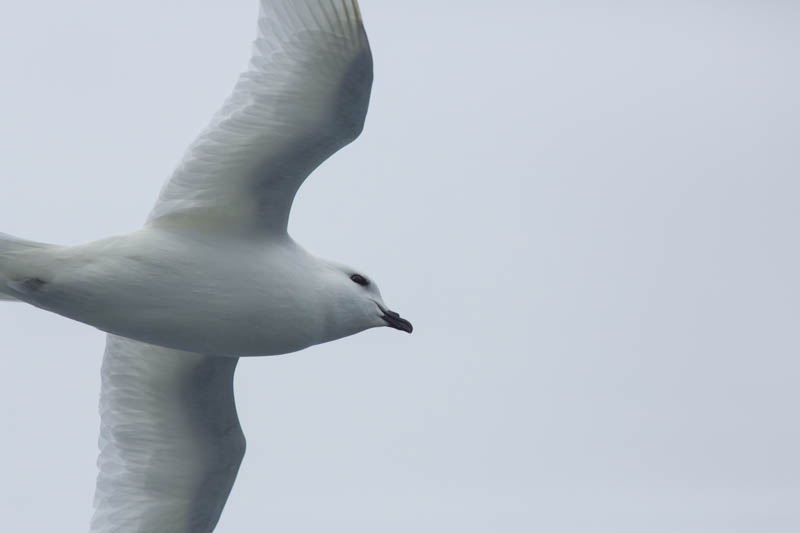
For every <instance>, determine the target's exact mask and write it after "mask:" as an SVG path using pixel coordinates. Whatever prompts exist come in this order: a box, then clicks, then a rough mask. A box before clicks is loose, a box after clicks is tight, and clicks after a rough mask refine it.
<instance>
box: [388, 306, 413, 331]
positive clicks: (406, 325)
mask: <svg viewBox="0 0 800 533" xmlns="http://www.w3.org/2000/svg"><path fill="white" fill-rule="evenodd" d="M381 311H383V316H382V317H381V318H383V319H384V320H385V321H386V323H387V324H388V325H389V326H390V327H392V328H394V329H399V330H400V331H405V332H406V333H411V332H412V331H414V326H412V325H411V322H409V321H408V320H406V319H405V318H400V315H398V314H397V313H395V312H394V311H389V310H388V309H383V308H381Z"/></svg>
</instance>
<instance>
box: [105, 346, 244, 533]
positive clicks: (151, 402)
mask: <svg viewBox="0 0 800 533" xmlns="http://www.w3.org/2000/svg"><path fill="white" fill-rule="evenodd" d="M236 362H237V360H236V359H234V358H231V359H228V358H221V357H216V358H213V357H208V356H203V355H198V354H193V353H188V352H180V351H176V350H169V349H166V348H160V347H156V346H151V345H149V344H143V343H140V342H137V341H133V340H129V339H124V338H121V337H116V336H113V335H109V337H108V343H107V346H106V353H105V357H104V359H103V370H102V381H103V382H102V392H101V396H100V416H101V428H100V457H99V458H98V461H97V464H98V467H99V470H100V472H99V474H98V478H97V490H96V494H95V514H94V517H93V518H92V528H91V531H92V532H103V533H111V532H114V533H144V532H148V533H150V532H170V533H202V532H210V531H212V530H213V529H214V526H215V525H216V524H217V521H218V520H219V517H220V514H221V513H222V509H223V507H224V506H225V502H226V501H227V498H228V494H229V493H230V490H231V488H232V487H233V483H234V480H235V479H236V474H237V472H238V470H239V465H240V464H241V461H242V458H243V456H244V448H245V441H244V435H243V434H242V430H241V428H240V426H239V420H238V417H237V415H236V405H235V403H234V398H233V374H234V370H235V368H236Z"/></svg>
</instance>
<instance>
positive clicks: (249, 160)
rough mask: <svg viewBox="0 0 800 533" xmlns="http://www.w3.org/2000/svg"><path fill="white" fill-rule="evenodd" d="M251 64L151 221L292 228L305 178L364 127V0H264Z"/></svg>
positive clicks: (368, 63)
mask: <svg viewBox="0 0 800 533" xmlns="http://www.w3.org/2000/svg"><path fill="white" fill-rule="evenodd" d="M258 27H259V33H258V38H257V39H256V41H255V44H254V47H253V56H252V59H251V61H250V66H249V69H248V70H247V72H245V73H244V74H242V75H241V77H240V78H239V81H238V83H237V84H236V87H235V89H234V92H233V94H232V95H231V96H230V97H229V99H228V100H227V102H226V103H225V105H224V106H223V108H222V109H221V110H220V111H219V112H218V113H217V114H216V115H215V116H214V118H213V119H212V121H211V124H210V125H209V126H208V128H207V129H206V130H205V131H204V132H203V133H202V134H201V135H200V137H199V138H198V139H197V140H196V141H195V142H194V144H192V145H191V147H190V148H189V150H188V152H187V153H186V155H185V156H184V159H183V161H182V162H181V164H180V165H179V166H178V168H177V169H176V170H175V173H174V174H173V175H172V177H171V178H170V180H169V181H168V182H167V184H166V185H165V186H164V189H163V190H162V191H161V195H160V197H159V199H158V202H157V203H156V206H155V208H154V209H153V212H152V213H151V215H150V218H149V219H148V222H149V223H150V224H153V225H190V226H211V227H214V228H215V229H216V230H226V229H228V230H231V231H237V232H240V231H251V230H255V231H261V232H268V233H281V234H282V233H284V232H285V231H286V225H287V222H288V219H289V211H290V209H291V205H292V201H293V199H294V196H295V193H296V192H297V190H298V189H299V187H300V185H301V184H302V183H303V181H304V180H305V179H306V177H307V176H308V175H309V174H310V173H311V172H312V171H313V170H314V169H315V168H316V167H317V166H319V165H320V164H321V163H322V162H323V161H325V160H326V159H327V158H328V157H330V156H331V155H332V154H333V153H334V152H336V151H337V150H339V149H340V148H342V147H343V146H345V145H347V144H349V143H350V142H351V141H353V140H354V139H355V138H356V137H358V135H359V134H360V133H361V130H362V128H363V126H364V119H365V117H366V113H367V107H368V105H369V97H370V91H371V88H372V54H371V52H370V48H369V43H368V41H367V35H366V33H365V32H364V27H363V25H362V22H361V15H360V12H359V8H358V3H357V1H356V0H261V11H260V15H259V23H258Z"/></svg>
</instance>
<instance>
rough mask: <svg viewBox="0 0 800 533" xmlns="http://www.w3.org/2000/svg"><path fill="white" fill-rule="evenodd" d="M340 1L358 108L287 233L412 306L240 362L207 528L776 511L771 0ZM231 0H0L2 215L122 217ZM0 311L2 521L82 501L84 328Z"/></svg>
mask: <svg viewBox="0 0 800 533" xmlns="http://www.w3.org/2000/svg"><path fill="white" fill-rule="evenodd" d="M361 4H362V11H363V14H364V17H365V20H366V24H367V31H368V33H369V35H370V39H371V43H372V47H373V51H374V56H375V72H376V78H375V87H374V91H373V99H372V105H371V109H370V114H369V116H368V119H367V125H366V128H365V130H364V134H363V135H362V137H361V138H360V139H359V140H358V141H357V142H356V143H354V144H353V145H351V146H350V147H348V148H347V149H345V150H344V151H343V152H341V153H340V154H338V155H337V156H335V157H334V158H332V159H331V160H330V161H328V162H327V163H326V164H325V165H324V166H323V167H321V168H320V169H319V170H318V171H317V172H316V173H315V174H314V175H313V176H312V177H311V179H310V180H309V181H308V182H307V183H306V185H305V186H304V188H303V189H302V190H301V193H300V194H299V196H298V198H297V202H296V204H295V209H294V211H293V215H292V221H291V226H290V230H291V233H292V235H293V236H294V237H295V238H296V239H297V240H298V241H299V242H300V243H302V244H303V245H304V246H305V247H306V248H308V249H310V250H311V251H313V252H315V253H318V254H319V255H322V256H325V257H329V258H332V259H336V260H340V261H343V262H345V263H348V264H352V265H355V266H358V267H359V268H363V269H364V270H365V271H366V272H368V273H369V274H370V275H372V276H374V277H375V279H376V280H377V281H378V282H379V284H380V286H381V289H382V292H383V295H384V297H385V299H386V301H387V303H388V304H390V305H391V306H392V307H393V308H396V309H397V310H398V311H400V312H401V313H402V314H403V315H404V316H407V317H408V318H410V319H411V320H412V321H413V322H414V325H415V326H416V328H417V329H416V331H415V333H414V335H412V336H407V335H401V334H399V333H397V332H394V331H390V330H386V329H382V330H380V331H370V332H367V333H365V334H362V335H358V336H355V337H352V338H349V339H345V340H343V341H337V342H335V343H332V344H328V345H323V346H318V347H315V348H313V349H309V350H306V351H304V352H301V353H298V354H294V355H290V356H282V357H277V358H269V359H259V360H247V361H243V362H242V363H241V364H240V366H239V370H238V375H237V378H236V392H237V397H238V407H239V412H240V416H241V421H242V425H243V427H244V430H245V433H246V435H247V437H248V451H247V456H246V457H245V461H244V463H243V465H242V469H241V473H240V476H239V479H238V482H237V484H236V486H235V487H234V490H233V493H232V495H231V498H230V500H229V503H228V506H227V508H226V510H225V512H224V513H223V516H222V520H221V522H220V525H219V527H218V530H217V531H219V532H222V533H237V532H251V531H252V532H256V531H258V532H260V531H280V532H283V533H301V532H302V533H306V532H317V531H331V532H340V531H341V532H348V533H367V532H370V533H371V532H375V531H381V532H384V533H394V532H403V533H407V532H409V531H415V532H425V533H427V532H441V531H459V532H461V533H479V532H480V533H483V532H512V533H515V532H520V533H523V532H524V533H529V532H531V531H536V530H538V531H546V532H548V533H561V532H564V533H584V532H592V533H595V532H609V533H611V532H613V533H641V532H643V531H646V532H648V533H661V532H664V533H675V532H680V533H683V532H697V533H701V532H702V533H709V532H726V533H728V532H753V531H768V532H770V533H790V532H791V533H795V532H796V531H798V530H800V505H798V501H800V454H798V450H800V428H799V427H798V416H797V407H798V403H800V387H798V381H800V360H798V358H799V357H800V327H798V321H799V320H800V303H798V302H800V281H798V272H800V253H799V252H798V227H800V209H798V203H799V202H800V179H799V178H800V149H799V148H800V147H799V146H798V144H799V143H800V106H799V105H798V102H797V100H798V94H800V76H798V65H800V33H798V31H797V29H798V27H800V4H798V3H796V2H785V1H778V0H761V1H758V2H756V1H751V2H745V1H741V2H711V1H708V2H696V1H688V0H684V1H675V2H668V3H667V2H664V3H659V4H661V5H659V6H656V5H655V4H656V3H651V2H588V1H586V2H556V1H551V2H538V1H522V0H520V1H510V0H498V1H496V2H485V1H481V2H478V1H469V0H465V1H462V2H450V1H447V2H445V1H443V0H435V1H430V0H424V1H423V0H407V1H404V2H385V1H382V0H381V1H379V0H362V1H361ZM256 6H257V2H256V1H255V0H224V1H222V0H213V1H212V0H202V1H198V0H195V1H192V2H190V1H176V0H170V1H166V0H158V1H156V0H140V1H138V2H109V1H107V0H102V1H101V0H72V1H70V2H63V1H56V0H38V1H37V2H13V3H12V2H8V1H6V2H4V5H3V8H2V10H0V64H2V65H3V74H2V83H0V115H1V116H2V126H0V146H2V156H0V231H3V232H6V233H12V234H15V235H19V236H22V237H27V238H31V239H37V240H42V241H47V242H56V243H78V242H82V241H88V240H92V239H94V238H98V237H102V236H105V235H108V234H112V233H121V232H126V231H129V230H132V229H134V228H136V227H137V226H138V225H139V224H140V223H141V222H142V221H143V219H144V217H145V216H146V214H147V212H148V211H149V209H150V207H151V205H152V203H153V201H154V200H155V196H156V194H157V192H158V190H159V188H160V187H161V184H162V182H163V180H164V179H165V178H166V176H167V175H168V174H169V173H170V171H171V170H172V168H173V165H174V164H175V163H176V162H177V161H178V159H179V158H180V156H181V154H182V152H183V150H184V148H185V147H186V145H188V143H189V142H190V141H191V140H192V139H193V137H194V136H195V134H196V133H197V132H198V131H199V130H200V128H201V127H203V126H204V125H205V123H206V122H207V121H208V119H209V118H210V116H211V114H212V113H213V112H214V111H215V110H216V108H217V107H218V106H219V105H220V104H221V102H222V101H223V99H224V98H225V96H226V95H227V94H228V92H229V90H230V89H231V87H232V85H233V82H234V81H235V78H236V76H237V74H238V73H239V71H240V70H241V69H242V68H243V67H244V65H245V64H246V62H247V59H248V53H249V43H250V41H251V40H252V38H253V37H254V31H255V29H254V24H255V17H256ZM0 332H2V339H3V347H2V353H0V427H2V428H3V429H2V440H1V441H0V517H2V519H0V529H2V530H3V531H15V532H27V531H30V532H42V531H64V532H73V531H85V530H86V529H87V527H88V522H89V517H90V515H91V512H92V495H93V490H94V479H95V475H96V469H95V465H94V462H95V458H96V453H97V444H96V442H97V435H98V425H99V416H98V414H97V397H98V393H99V386H100V361H101V357H102V347H103V343H104V336H103V334H101V333H100V332H98V331H96V330H93V329H91V328H89V327H87V326H84V325H81V324H77V323H72V322H70V321H68V320H66V319H64V318H60V317H56V316H53V315H49V314H46V313H44V312H43V311H40V310H37V309H33V308H29V307H26V306H23V305H21V304H0Z"/></svg>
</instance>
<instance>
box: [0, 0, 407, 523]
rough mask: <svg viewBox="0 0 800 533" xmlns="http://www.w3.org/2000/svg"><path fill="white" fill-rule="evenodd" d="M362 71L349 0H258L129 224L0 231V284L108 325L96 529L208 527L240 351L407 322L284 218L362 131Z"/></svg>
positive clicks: (356, 18)
mask: <svg viewBox="0 0 800 533" xmlns="http://www.w3.org/2000/svg"><path fill="white" fill-rule="evenodd" d="M371 86H372V55H371V53H370V49H369V44H368V42H367V37H366V34H365V32H364V28H363V25H362V21H361V15H360V13H359V8H358V4H357V2H356V1H355V0H261V10H260V15H259V20H258V38H257V39H256V41H255V44H254V46H253V54H252V59H251V61H250V66H249V69H248V70H247V71H246V72H245V73H244V74H242V75H241V77H240V79H239V81H238V83H236V86H235V88H234V91H233V94H232V95H231V96H230V98H228V100H227V101H226V102H225V104H224V105H223V107H222V109H221V110H220V111H219V112H218V113H217V114H216V115H215V116H214V118H213V119H212V121H211V124H210V125H209V126H208V127H207V128H206V130H205V131H204V132H203V133H202V134H201V135H200V137H199V138H198V139H197V140H196V141H195V142H194V143H193V144H192V145H191V147H190V148H189V150H188V151H187V153H186V155H185V157H184V158H183V160H182V162H181V163H180V165H179V166H178V168H177V169H176V170H175V172H174V174H173V175H172V176H171V178H170V179H169V180H168V182H167V183H166V185H165V186H164V188H163V190H162V191H161V194H160V196H159V198H158V201H157V203H156V205H155V207H154V209H153V211H152V213H151V214H150V216H149V218H148V220H147V223H146V224H145V226H144V227H143V228H142V229H141V230H139V231H136V232H133V233H131V234H128V235H123V236H118V237H110V238H106V239H103V240H99V241H96V242H92V243H89V244H85V245H81V246H73V247H64V246H53V245H46V244H40V243H33V242H29V241H24V240H21V239H17V238H14V237H11V236H7V235H2V234H0V299H13V300H19V301H24V302H27V303H29V304H32V305H34V306H37V307H40V308H43V309H46V310H49V311H52V312H55V313H59V314H61V315H64V316H66V317H69V318H72V319H75V320H79V321H81V322H84V323H87V324H90V325H93V326H95V327H97V328H99V329H101V330H103V331H106V332H108V333H109V336H108V343H107V347H106V353H105V357H104V360H103V369H102V393H101V399H100V415H101V430H100V457H99V459H98V467H99V470H100V472H99V475H98V480H97V491H96V497H95V507H96V510H95V514H94V517H93V520H92V531H93V532H97V533H99V532H115V533H120V532H122V533H134V532H135V533H144V532H152V533H156V532H157V533H172V532H176V533H177V532H190V533H199V532H210V531H212V530H213V529H214V527H215V525H216V524H217V521H218V520H219V517H220V514H221V512H222V509H223V507H224V505H225V501H226V500H227V497H228V494H229V492H230V490H231V488H232V486H233V483H234V480H235V478H236V474H237V471H238V468H239V465H240V463H241V460H242V457H243V455H244V448H245V443H244V436H243V434H242V430H241V428H240V426H239V422H238V419H237V416H236V407H235V403H234V398H233V374H234V369H235V367H236V363H237V360H238V357H240V356H256V355H276V354H281V353H287V352H292V351H296V350H300V349H302V348H305V347H307V346H310V345H313V344H319V343H322V342H327V341H330V340H334V339H338V338H341V337H344V336H347V335H352V334H354V333H358V332H360V331H363V330H365V329H368V328H372V327H377V326H391V327H394V328H396V329H400V330H403V331H407V332H409V333H410V332H411V330H412V327H411V324H410V323H409V322H408V321H406V320H404V319H402V318H400V316H399V315H398V314H396V313H393V312H392V311H389V310H388V309H387V308H386V306H385V304H384V303H383V300H382V298H381V295H380V292H379V291H378V289H377V287H376V286H375V284H374V283H371V282H370V281H369V280H368V278H366V276H363V275H362V274H359V273H357V272H356V271H355V270H353V269H352V268H350V267H347V266H344V265H341V264H339V263H336V262H332V261H326V260H323V259H320V258H318V257H315V256H313V255H312V254H310V253H308V252H307V251H305V250H304V249H303V248H302V247H300V246H299V245H298V244H297V243H295V242H294V241H293V240H292V239H291V238H290V237H289V235H288V233H287V231H286V229H287V228H286V225H287V221H288V217H289V211H290V209H291V204H292V201H293V199H294V196H295V194H296V192H297V190H298V188H299V187H300V185H301V184H302V183H303V181H304V180H305V179H306V177H307V176H308V175H309V174H310V173H311V172H312V171H313V170H314V169H315V168H316V167H317V166H318V165H319V164H320V163H322V162H323V161H324V160H325V159H327V158H328V157H330V156H331V155H332V154H333V153H334V152H336V151H337V150H339V149H340V148H341V147H343V146H345V145H346V144H348V143H350V142H351V141H352V140H353V139H355V138H356V137H357V136H358V135H359V134H360V132H361V130H362V128H363V125H364V119H365V116H366V112H367V107H368V104H369V96H370V90H371ZM254 530H257V528H254Z"/></svg>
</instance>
